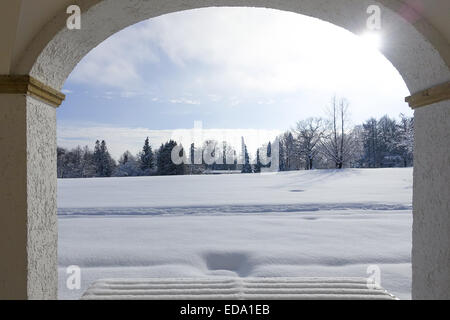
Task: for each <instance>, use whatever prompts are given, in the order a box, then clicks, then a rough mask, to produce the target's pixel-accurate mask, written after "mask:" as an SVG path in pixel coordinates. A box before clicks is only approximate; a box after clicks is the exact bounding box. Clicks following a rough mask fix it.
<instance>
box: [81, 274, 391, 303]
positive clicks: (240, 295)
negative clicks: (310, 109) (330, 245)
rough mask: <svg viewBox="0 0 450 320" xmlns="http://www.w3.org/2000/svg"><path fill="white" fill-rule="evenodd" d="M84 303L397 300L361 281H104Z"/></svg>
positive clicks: (201, 279)
mask: <svg viewBox="0 0 450 320" xmlns="http://www.w3.org/2000/svg"><path fill="white" fill-rule="evenodd" d="M82 299H84V300H110V299H114V300H221V299H229V300H235V299H236V300H255V299H256V300H258V299H260V300H277V299H283V300H301V299H358V300H360V299H363V300H393V299H396V298H395V297H394V296H393V295H391V294H389V293H388V292H387V291H386V290H384V289H383V288H382V287H379V286H375V285H370V286H369V285H368V284H367V279H364V278H208V279H205V278H197V279H164V278H154V279H105V280H98V281H96V282H95V283H93V284H92V285H91V287H90V288H89V289H88V290H87V291H86V292H85V293H84V295H83V297H82Z"/></svg>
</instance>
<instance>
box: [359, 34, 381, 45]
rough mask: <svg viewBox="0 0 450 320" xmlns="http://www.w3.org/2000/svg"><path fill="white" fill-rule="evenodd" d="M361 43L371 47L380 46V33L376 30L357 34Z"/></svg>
mask: <svg viewBox="0 0 450 320" xmlns="http://www.w3.org/2000/svg"><path fill="white" fill-rule="evenodd" d="M359 38H360V40H361V43H362V44H363V45H364V46H366V47H368V48H371V49H380V48H381V44H382V41H381V35H380V34H379V33H377V32H373V31H372V32H366V33H364V34H362V35H360V36H359Z"/></svg>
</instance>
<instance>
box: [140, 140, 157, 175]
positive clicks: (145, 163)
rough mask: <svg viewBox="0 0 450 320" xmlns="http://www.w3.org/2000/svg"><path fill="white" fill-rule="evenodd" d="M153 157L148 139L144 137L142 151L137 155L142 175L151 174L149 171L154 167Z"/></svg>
mask: <svg viewBox="0 0 450 320" xmlns="http://www.w3.org/2000/svg"><path fill="white" fill-rule="evenodd" d="M153 157H154V155H153V150H152V147H151V146H150V140H149V138H148V137H147V139H145V142H144V146H143V148H142V151H141V153H140V155H139V160H140V161H139V162H140V167H141V170H142V173H143V175H146V176H148V175H150V174H151V171H152V169H153V168H154V160H153Z"/></svg>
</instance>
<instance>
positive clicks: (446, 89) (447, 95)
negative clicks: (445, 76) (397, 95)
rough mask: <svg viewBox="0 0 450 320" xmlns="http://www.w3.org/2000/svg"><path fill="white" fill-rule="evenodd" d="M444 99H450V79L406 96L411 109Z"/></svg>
mask: <svg viewBox="0 0 450 320" xmlns="http://www.w3.org/2000/svg"><path fill="white" fill-rule="evenodd" d="M444 100H450V81H448V82H446V83H442V84H439V85H437V86H434V87H431V88H429V89H426V90H423V91H420V92H417V93H415V94H413V95H411V96H409V97H406V98H405V101H406V102H408V103H409V106H410V107H411V109H416V108H420V107H424V106H428V105H430V104H433V103H437V102H441V101H444Z"/></svg>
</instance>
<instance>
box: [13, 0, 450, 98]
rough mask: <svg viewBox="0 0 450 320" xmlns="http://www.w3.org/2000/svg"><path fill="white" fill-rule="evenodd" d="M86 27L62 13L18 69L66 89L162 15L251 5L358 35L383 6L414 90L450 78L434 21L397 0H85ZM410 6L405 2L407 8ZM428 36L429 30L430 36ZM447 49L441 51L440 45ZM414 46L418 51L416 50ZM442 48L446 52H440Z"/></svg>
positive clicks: (385, 25) (398, 61) (388, 38)
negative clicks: (406, 14) (92, 55)
mask: <svg viewBox="0 0 450 320" xmlns="http://www.w3.org/2000/svg"><path fill="white" fill-rule="evenodd" d="M78 2H79V5H80V7H81V8H82V12H83V14H82V28H81V30H68V29H67V28H66V27H65V26H66V19H67V17H68V16H67V14H66V12H65V11H64V12H61V13H60V14H59V15H58V16H56V17H55V18H54V19H53V20H52V21H50V22H49V23H48V24H47V25H46V26H45V27H44V29H43V30H41V32H40V33H39V35H38V37H37V38H35V39H34V41H33V42H32V43H31V44H30V45H29V47H28V49H27V50H26V52H25V55H24V56H22V58H21V59H20V60H19V62H18V64H17V65H16V66H14V68H13V73H14V74H29V75H31V76H33V77H35V78H37V79H39V80H41V81H42V82H44V83H45V84H47V85H49V86H51V87H53V88H55V89H57V90H60V89H61V88H62V86H63V84H64V81H65V80H66V78H67V77H68V76H69V74H70V73H71V71H72V70H73V69H74V67H75V66H76V64H77V63H78V62H79V61H80V60H81V59H82V58H83V57H84V56H85V55H86V54H87V53H88V52H89V51H90V50H92V49H93V48H94V47H96V46H97V45H98V44H100V43H101V42H102V41H104V40H105V39H106V38H108V37H109V36H111V35H113V34H114V33H116V32H118V31H120V30H122V29H124V28H126V27H128V26H130V25H133V24H135V23H137V22H140V21H143V20H146V19H149V18H153V17H157V16H159V15H163V14H167V13H171V12H177V11H182V10H188V9H196V8H203V7H209V6H243V7H244V6H245V7H261V8H271V9H279V10H285V11H291V12H295V13H299V14H304V15H307V16H311V17H315V18H319V19H321V20H324V21H327V22H330V23H332V24H335V25H337V26H340V27H342V28H345V29H347V30H349V31H351V32H353V33H355V34H361V33H362V32H364V30H365V28H366V21H367V18H368V14H367V12H366V11H367V8H368V7H369V6H370V5H373V4H378V5H379V6H380V7H381V8H382V34H383V36H384V39H385V40H384V45H383V48H382V53H383V54H384V55H385V56H386V57H387V59H388V60H390V61H391V63H392V64H393V65H394V66H395V67H396V68H397V70H398V71H399V72H400V74H401V75H402V77H403V79H404V81H405V83H406V85H407V86H408V88H409V90H410V91H411V92H417V91H419V90H423V89H426V88H429V87H432V86H434V85H437V84H440V83H444V82H445V81H447V80H448V78H449V65H450V63H448V62H450V55H449V52H448V51H450V50H449V46H448V44H447V42H446V41H445V39H443V38H442V37H441V36H440V35H439V34H438V33H437V31H435V30H434V29H433V27H432V26H430V25H428V24H426V23H425V22H424V21H421V23H420V24H418V26H417V27H416V26H415V25H413V24H411V23H409V22H408V21H407V20H406V19H404V18H403V17H402V16H401V14H399V13H397V11H400V12H401V11H402V3H401V2H400V1H392V0H377V1H373V0H370V1H369V0H362V1H355V0H301V1H299V0H279V1H276V2H275V1H271V0H195V1H189V2H186V1H183V0H174V1H164V0H153V1H143V0H131V1H120V0H83V1H78ZM404 6H405V5H404V4H403V7H404ZM425 35H428V37H426V36H425ZM436 47H438V48H442V50H440V51H438V50H437V49H436ZM411 49H413V50H411ZM440 52H441V53H440ZM446 61H447V63H446Z"/></svg>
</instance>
